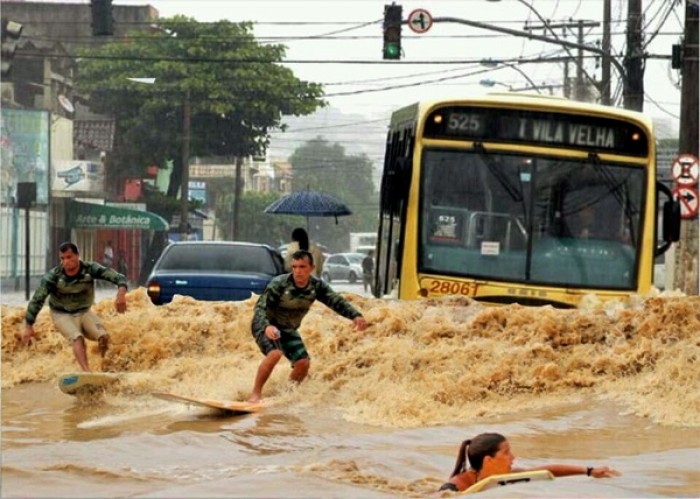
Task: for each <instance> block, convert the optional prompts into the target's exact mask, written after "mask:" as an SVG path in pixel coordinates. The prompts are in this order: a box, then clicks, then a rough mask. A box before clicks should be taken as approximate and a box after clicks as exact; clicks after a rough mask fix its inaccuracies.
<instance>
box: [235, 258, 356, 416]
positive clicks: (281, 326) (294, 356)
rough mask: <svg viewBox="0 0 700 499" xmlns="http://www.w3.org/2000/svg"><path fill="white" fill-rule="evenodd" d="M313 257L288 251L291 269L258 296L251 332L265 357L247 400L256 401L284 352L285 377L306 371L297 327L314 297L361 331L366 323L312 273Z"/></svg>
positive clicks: (296, 377)
mask: <svg viewBox="0 0 700 499" xmlns="http://www.w3.org/2000/svg"><path fill="white" fill-rule="evenodd" d="M313 270H314V259H313V256H312V255H311V253H309V252H308V251H304V250H299V251H296V252H295V253H294V254H293V255H292V272H291V273H290V274H283V275H281V276H278V277H275V278H274V279H273V280H272V281H270V283H269V284H268V285H267V288H265V291H264V292H263V293H262V294H261V295H260V298H258V301H257V303H256V304H255V310H254V313H253V323H252V332H253V337H254V338H255V341H256V343H257V344H258V347H260V351H261V352H262V353H263V355H265V358H264V359H263V361H262V362H261V363H260V367H259V368H258V373H257V375H256V377H255V385H254V387H253V393H252V394H251V396H250V399H248V401H249V402H259V401H260V399H261V398H262V389H263V386H265V382H266V381H267V379H268V378H269V377H270V374H272V371H273V369H274V368H275V366H276V365H277V362H278V361H279V360H280V359H281V358H282V355H283V354H284V356H285V357H287V358H288V359H289V360H290V362H291V363H292V373H291V374H290V375H289V379H291V380H292V381H295V382H297V383H299V382H301V381H303V380H304V378H305V377H306V375H307V373H308V372H309V354H308V352H307V351H306V347H305V346H304V342H303V341H302V339H301V335H300V334H299V331H297V329H298V328H299V325H300V324H301V321H302V319H303V318H304V317H305V316H306V314H307V313H308V311H309V308H311V305H312V304H313V303H314V301H316V300H318V301H320V302H321V303H323V304H324V305H326V306H327V307H328V308H330V309H331V310H333V311H334V312H336V313H337V314H339V315H342V316H343V317H345V318H347V319H350V320H351V321H353V322H354V323H355V327H356V328H357V329H358V330H360V331H362V330H364V329H365V328H366V327H367V322H366V321H365V319H364V317H362V314H361V313H360V312H358V311H357V310H356V309H355V308H354V307H353V306H352V305H350V304H349V303H348V302H347V301H346V300H345V299H344V298H343V297H342V296H340V295H339V294H338V293H336V292H335V291H333V289H332V288H331V287H330V286H329V285H328V284H326V283H325V282H323V281H322V280H321V279H317V278H316V277H313V276H312V275H311V273H312V272H313Z"/></svg>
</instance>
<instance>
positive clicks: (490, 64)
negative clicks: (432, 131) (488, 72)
mask: <svg viewBox="0 0 700 499" xmlns="http://www.w3.org/2000/svg"><path fill="white" fill-rule="evenodd" d="M489 1H493V0H489ZM480 64H481V65H482V66H484V67H487V68H494V69H498V66H499V65H502V66H506V67H509V68H511V69H514V70H515V71H517V72H518V73H520V74H521V75H522V76H523V78H525V79H526V80H527V82H528V83H529V84H530V85H531V86H532V88H533V89H535V90H536V91H537V93H538V94H539V93H541V92H540V91H539V89H538V87H537V84H536V83H535V82H534V81H532V79H531V78H530V77H529V76H528V75H527V74H526V73H525V71H523V70H522V69H520V68H519V67H518V66H517V65H516V64H509V63H507V62H503V61H495V60H493V59H482V60H481V61H480ZM482 81H483V80H482ZM491 81H493V80H491ZM479 83H481V82H479ZM487 86H489V85H487ZM490 86H493V85H490Z"/></svg>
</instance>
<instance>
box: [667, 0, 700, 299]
mask: <svg viewBox="0 0 700 499" xmlns="http://www.w3.org/2000/svg"><path fill="white" fill-rule="evenodd" d="M681 54H682V61H681V75H682V78H683V83H682V87H681V123H680V134H679V144H678V148H679V150H678V152H679V153H680V154H692V155H693V156H695V157H696V158H697V157H698V154H699V152H700V151H699V148H700V145H699V144H698V132H699V130H698V110H699V109H700V102H699V101H698V0H686V3H685V34H684V37H683V45H682V49H681ZM675 254H676V261H675V265H674V274H673V287H674V289H676V288H678V289H680V290H681V291H683V292H684V293H685V294H687V295H697V294H698V217H697V216H696V217H695V218H693V219H689V220H682V221H681V237H680V241H679V242H678V247H677V248H676V252H675Z"/></svg>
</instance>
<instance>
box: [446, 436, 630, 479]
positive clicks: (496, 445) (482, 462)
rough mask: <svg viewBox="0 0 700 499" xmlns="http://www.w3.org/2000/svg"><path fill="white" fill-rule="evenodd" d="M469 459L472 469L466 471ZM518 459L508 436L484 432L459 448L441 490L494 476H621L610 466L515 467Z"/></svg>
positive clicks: (557, 465) (548, 465) (555, 465)
mask: <svg viewBox="0 0 700 499" xmlns="http://www.w3.org/2000/svg"><path fill="white" fill-rule="evenodd" d="M467 459H468V460H469V465H470V468H469V469H467V468H466V464H467ZM513 461H515V456H514V455H513V453H512V452H511V450H510V443H508V440H506V437H504V436H503V435H500V434H498V433H482V434H481V435H477V436H476V437H474V438H473V439H471V440H465V441H464V442H462V445H461V446H460V448H459V454H458V455H457V462H456V463H455V469H454V471H453V472H452V475H451V476H450V479H449V480H448V481H447V483H445V484H444V485H443V486H442V487H440V490H452V491H463V490H466V489H468V488H469V487H471V486H472V485H474V484H475V483H476V482H478V481H480V480H483V479H484V478H487V477H489V476H491V475H502V474H505V473H519V472H523V471H537V470H547V471H550V472H551V473H552V474H553V475H554V476H572V475H588V476H592V477H593V478H606V477H612V476H619V475H620V472H619V471H616V470H613V469H610V468H608V467H607V466H596V467H585V466H576V465H571V464H547V465H544V466H537V467H534V468H513Z"/></svg>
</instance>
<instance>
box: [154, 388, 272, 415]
mask: <svg viewBox="0 0 700 499" xmlns="http://www.w3.org/2000/svg"><path fill="white" fill-rule="evenodd" d="M151 395H153V396H154V397H156V398H159V399H162V400H167V401H169V402H180V403H182V404H190V405H198V406H201V407H208V408H210V409H219V410H222V411H228V412H235V413H239V414H249V413H252V412H258V411H259V410H260V409H262V407H263V404H261V403H258V404H253V403H251V402H240V401H235V400H214V399H200V398H196V397H188V396H186V395H179V394H177V393H168V392H154V393H152V394H151Z"/></svg>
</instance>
